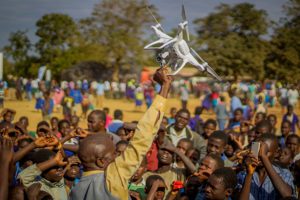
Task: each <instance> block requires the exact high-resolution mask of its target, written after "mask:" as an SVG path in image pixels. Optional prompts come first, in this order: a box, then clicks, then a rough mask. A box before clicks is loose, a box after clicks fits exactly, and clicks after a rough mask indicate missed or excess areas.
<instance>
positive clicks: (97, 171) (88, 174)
mask: <svg viewBox="0 0 300 200" xmlns="http://www.w3.org/2000/svg"><path fill="white" fill-rule="evenodd" d="M101 173H104V171H103V170H92V171H87V172H83V173H82V177H85V176H91V175H94V174H101Z"/></svg>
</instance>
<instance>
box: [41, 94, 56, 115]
mask: <svg viewBox="0 0 300 200" xmlns="http://www.w3.org/2000/svg"><path fill="white" fill-rule="evenodd" d="M53 108H54V102H53V99H52V98H51V97H50V92H48V91H47V92H44V102H43V106H42V115H43V120H50V118H51V114H52V112H53Z"/></svg>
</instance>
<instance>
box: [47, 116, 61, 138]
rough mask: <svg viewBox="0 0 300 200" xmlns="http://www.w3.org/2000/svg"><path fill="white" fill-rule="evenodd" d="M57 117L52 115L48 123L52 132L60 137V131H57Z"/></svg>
mask: <svg viewBox="0 0 300 200" xmlns="http://www.w3.org/2000/svg"><path fill="white" fill-rule="evenodd" d="M58 121H59V120H58V118H57V117H52V118H51V120H50V124H51V129H52V133H53V134H54V135H55V136H56V137H57V138H58V139H61V138H62V136H61V134H60V132H59V131H58Z"/></svg>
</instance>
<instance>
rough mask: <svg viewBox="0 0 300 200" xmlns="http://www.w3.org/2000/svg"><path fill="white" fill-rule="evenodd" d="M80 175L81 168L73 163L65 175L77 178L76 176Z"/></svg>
mask: <svg viewBox="0 0 300 200" xmlns="http://www.w3.org/2000/svg"><path fill="white" fill-rule="evenodd" d="M79 175H80V168H79V166H78V165H71V167H70V169H69V170H67V172H66V174H65V176H67V177H69V178H71V179H75V178H76V177H79Z"/></svg>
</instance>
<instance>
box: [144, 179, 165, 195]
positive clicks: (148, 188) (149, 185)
mask: <svg viewBox="0 0 300 200" xmlns="http://www.w3.org/2000/svg"><path fill="white" fill-rule="evenodd" d="M156 180H161V181H162V182H165V180H164V179H163V178H162V177H161V176H159V175H151V176H148V178H147V179H146V187H145V190H146V193H148V192H149V191H150V190H151V187H152V184H153V182H154V181H156Z"/></svg>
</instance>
